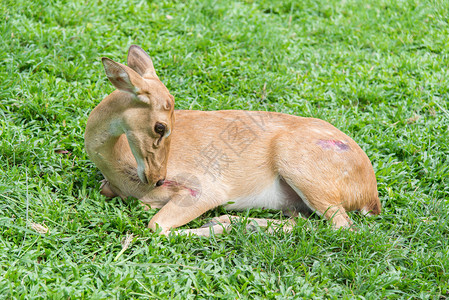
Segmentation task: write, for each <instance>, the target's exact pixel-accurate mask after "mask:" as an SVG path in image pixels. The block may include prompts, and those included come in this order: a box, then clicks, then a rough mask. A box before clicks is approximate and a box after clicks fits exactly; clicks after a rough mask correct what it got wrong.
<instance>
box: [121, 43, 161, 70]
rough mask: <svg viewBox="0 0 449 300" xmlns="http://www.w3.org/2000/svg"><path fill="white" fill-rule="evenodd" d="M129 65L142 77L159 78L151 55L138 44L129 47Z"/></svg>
mask: <svg viewBox="0 0 449 300" xmlns="http://www.w3.org/2000/svg"><path fill="white" fill-rule="evenodd" d="M128 66H129V67H130V68H132V69H133V70H134V71H136V72H137V73H139V75H140V76H142V77H147V78H158V77H157V74H156V70H154V66H153V61H152V60H151V58H150V56H149V55H148V54H147V53H146V52H145V51H144V50H143V49H142V48H140V47H139V46H137V45H131V47H129V50H128Z"/></svg>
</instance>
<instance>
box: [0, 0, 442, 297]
mask: <svg viewBox="0 0 449 300" xmlns="http://www.w3.org/2000/svg"><path fill="white" fill-rule="evenodd" d="M0 16H1V24H0V34H1V39H0V116H1V118H0V134H1V139H0V297H1V298H3V297H4V298H9V299H11V298H21V299H31V298H46V297H48V298H55V299H61V298H66V299H67V298H70V299H79V298H81V299H83V298H84V299H111V298H120V299H128V298H178V299H191V298H215V297H216V298H225V299H235V298H277V299H288V298H307V299H308V298H316V299H320V298H334V299H341V298H348V299H349V298H366V299H381V298H425V299H427V298H430V299H445V298H447V297H449V241H448V238H449V224H448V222H449V180H448V175H449V147H448V140H449V100H448V99H449V69H448V62H449V2H448V1H445V0H435V1H419V0H400V1H393V0H367V1H356V0H346V1H343V0H328V1H324V0H304V1H294V0H285V1H276V0H271V1H269V0H265V1H252V0H246V1H240V2H234V1H225V0H216V1H212V0H210V1H168V0H167V1H166V0H161V1H128V0H123V1H75V0H67V1H58V0H55V1H48V0H45V1H44V0H35V1H25V0H16V1H9V0H4V1H2V2H1V3H0ZM131 44H137V45H140V46H142V48H144V49H145V50H146V51H147V52H148V53H149V54H150V55H151V56H152V57H153V61H154V64H155V67H156V70H157V71H158V74H159V77H160V78H161V80H162V81H163V82H164V83H165V84H166V86H167V87H168V89H169V90H170V91H171V93H172V94H173V95H174V96H175V98H176V106H177V108H178V109H200V110H217V109H245V110H269V111H278V112H284V113H290V114H294V115H299V116H309V117H318V118H321V119H324V120H326V121H328V122H330V123H332V124H334V125H335V126H337V127H338V128H339V129H341V130H342V131H343V132H345V133H347V134H348V135H349V136H351V137H352V138H353V139H354V140H355V141H356V142H357V143H359V145H360V146H361V147H362V148H363V149H364V150H365V152H366V153H367V154H368V156H369V157H370V159H371V161H372V163H373V166H374V169H375V172H376V176H377V180H378V188H379V193H380V198H381V202H382V206H383V211H382V214H381V215H380V216H378V217H374V218H364V217H361V216H360V215H358V214H356V213H352V214H350V216H351V218H352V219H353V220H354V221H355V223H356V224H357V227H358V231H357V232H349V231H346V230H339V231H335V230H332V229H331V226H330V224H329V223H328V222H326V221H324V220H322V219H321V218H318V217H312V218H311V219H309V220H302V219H299V220H298V225H297V226H296V227H295V229H294V231H293V232H291V233H288V234H285V233H275V234H266V233H264V232H252V233H248V232H243V230H241V228H243V227H238V226H237V228H236V229H235V230H233V231H232V232H231V233H229V234H227V235H224V236H216V237H212V238H209V239H206V238H199V237H194V236H171V237H169V238H166V237H161V236H158V235H156V234H155V233H153V232H151V231H149V230H148V229H147V228H146V226H147V224H148V221H149V220H150V219H151V217H152V216H153V215H154V214H155V213H156V212H157V210H149V211H144V210H143V208H142V207H141V206H140V205H139V203H138V201H137V200H135V199H134V200H133V199H131V200H129V201H122V200H120V199H118V198H115V199H112V200H107V199H105V198H104V197H103V196H101V195H100V194H99V186H100V184H99V180H101V179H102V176H101V174H100V172H99V171H98V169H96V168H95V166H94V165H93V164H92V163H91V162H90V161H89V159H88V158H87V155H86V152H85V151H84V139H83V134H84V128H85V125H86V120H87V117H88V114H89V112H90V111H91V110H92V109H93V108H94V107H95V106H96V105H97V104H98V103H99V102H100V100H101V99H103V97H105V96H106V95H107V94H109V93H110V92H112V91H113V89H114V88H113V86H112V85H111V84H110V83H109V81H108V80H107V78H106V76H105V74H104V70H103V66H102V64H101V61H100V58H101V57H102V56H106V57H109V58H112V59H114V60H116V61H119V62H125V61H126V52H127V49H128V47H129V46H130V45H131ZM223 212H224V211H223V209H222V208H217V209H216V210H213V211H210V212H208V213H206V214H205V215H203V216H202V217H201V218H199V219H198V220H195V221H193V222H191V223H190V224H188V225H187V226H186V228H188V227H192V228H194V227H198V226H201V225H202V224H204V223H207V222H208V221H209V220H210V219H211V218H212V217H214V216H218V215H220V214H222V213H223ZM239 215H241V216H250V217H271V218H277V219H279V218H282V216H281V215H280V214H279V212H276V211H267V210H261V209H260V210H251V211H248V212H242V213H239ZM240 225H241V226H243V225H242V224H240ZM239 228H240V229H239ZM44 232H46V233H44ZM131 234H132V235H133V236H132V241H131V244H130V245H129V248H128V249H126V250H124V251H122V242H123V240H124V238H125V237H126V236H127V235H128V236H129V235H131Z"/></svg>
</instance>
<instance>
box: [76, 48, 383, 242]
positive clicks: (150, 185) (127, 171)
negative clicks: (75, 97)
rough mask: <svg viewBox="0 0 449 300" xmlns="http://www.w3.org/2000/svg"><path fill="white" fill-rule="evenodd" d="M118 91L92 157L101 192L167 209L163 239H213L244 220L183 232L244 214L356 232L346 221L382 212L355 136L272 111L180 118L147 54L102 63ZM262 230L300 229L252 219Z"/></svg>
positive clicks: (100, 108)
mask: <svg viewBox="0 0 449 300" xmlns="http://www.w3.org/2000/svg"><path fill="white" fill-rule="evenodd" d="M102 63H103V66H104V70H105V73H106V76H107V78H108V79H109V81H110V82H111V83H112V84H113V85H114V86H115V88H116V90H115V91H113V92H112V93H111V94H109V95H108V96H106V97H105V98H104V99H103V100H102V101H101V102H100V103H99V104H98V105H97V106H96V107H95V108H94V109H93V110H92V112H91V113H90V115H89V117H88V120H87V124H86V130H85V149H86V152H87V154H88V157H89V158H90V160H91V161H92V162H93V163H94V164H95V165H96V167H97V168H98V169H99V170H100V171H101V173H102V174H103V176H104V179H103V180H102V181H101V183H102V184H101V187H100V193H101V194H102V195H104V196H106V197H121V198H123V199H126V198H128V197H134V198H137V199H139V200H140V201H141V203H142V204H143V205H146V206H147V207H149V208H151V209H160V210H159V211H158V212H157V213H156V214H155V215H154V216H153V217H152V218H151V220H150V222H149V224H148V227H149V228H150V229H151V230H153V231H155V232H158V233H159V234H164V235H169V234H170V233H171V232H174V233H175V234H179V233H186V234H194V235H199V236H209V235H210V234H211V233H215V234H220V233H223V232H226V231H227V230H228V229H229V228H230V227H231V226H232V223H234V222H235V221H236V220H237V218H238V217H235V216H231V215H227V214H226V215H222V216H220V217H216V218H214V219H212V221H211V222H210V223H208V224H206V225H205V226H203V227H200V228H192V229H184V230H175V228H177V227H180V226H183V225H185V224H187V223H189V222H190V221H192V220H194V219H196V218H198V217H200V216H201V215H202V214H203V213H205V212H207V211H209V210H212V209H214V208H216V207H218V206H223V207H224V208H225V209H226V210H234V211H239V210H240V211H241V210H247V209H251V208H266V209H273V210H279V211H281V212H282V213H283V214H284V215H286V216H288V217H292V218H293V217H297V216H300V215H301V216H303V217H308V216H310V215H311V214H312V213H315V214H317V215H318V216H322V217H324V218H325V219H327V220H329V221H330V222H331V224H332V227H333V228H335V229H338V228H349V229H350V230H351V228H353V222H352V220H351V219H350V218H349V216H348V214H347V212H349V211H359V212H360V213H363V214H364V215H377V214H379V213H380V212H381V203H380V200H379V196H378V190H377V181H376V176H375V172H374V169H373V166H372V164H371V162H370V159H369V158H368V156H367V155H366V153H365V152H364V151H363V150H362V149H361V148H360V146H359V145H358V144H357V143H356V142H355V141H354V140H353V139H352V138H350V137H349V136H348V135H346V134H344V133H343V132H341V131H340V130H339V129H337V128H336V127H334V126H333V125H331V124H330V123H328V122H326V121H324V120H321V119H316V118H310V117H300V116H294V115H290V114H284V113H278V112H268V111H244V110H222V111H220V110H217V111H195V110H175V101H174V97H173V96H172V95H171V94H170V92H169V91H168V89H167V87H166V86H165V85H164V84H163V83H162V82H161V81H160V79H159V77H158V76H157V74H156V71H155V68H154V65H153V61H152V60H151V58H150V56H149V55H148V54H147V53H146V52H145V51H144V50H143V49H142V48H140V47H139V46H137V45H132V46H131V47H130V48H129V50H128V57H127V65H124V64H121V63H118V62H115V61H113V60H111V59H109V58H105V57H103V58H102ZM250 219H251V220H252V221H254V222H255V223H256V225H259V226H261V227H267V226H269V225H270V224H280V225H282V224H284V227H282V228H283V230H284V231H291V230H292V228H293V226H294V225H295V222H294V221H293V219H290V220H289V221H288V222H287V223H286V224H285V223H282V224H281V222H282V221H281V220H272V219H262V218H250Z"/></svg>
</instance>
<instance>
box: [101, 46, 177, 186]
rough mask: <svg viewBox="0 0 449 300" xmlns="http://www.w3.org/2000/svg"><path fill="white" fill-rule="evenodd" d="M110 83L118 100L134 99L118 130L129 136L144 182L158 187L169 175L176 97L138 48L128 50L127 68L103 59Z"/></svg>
mask: <svg viewBox="0 0 449 300" xmlns="http://www.w3.org/2000/svg"><path fill="white" fill-rule="evenodd" d="M102 61H103V65H104V69H105V71H106V75H107V76H108V78H109V80H110V81H111V83H112V84H113V85H114V86H115V87H116V88H117V89H119V90H120V91H122V92H125V94H124V93H118V94H117V95H118V97H123V98H127V99H132V100H131V101H123V103H126V105H125V106H124V108H123V113H122V115H121V116H120V120H118V121H117V126H118V127H120V128H118V131H120V132H123V133H125V134H126V137H127V139H128V143H129V146H130V148H131V151H132V154H133V156H134V158H135V159H136V162H137V174H138V176H139V178H140V180H141V181H142V182H143V183H146V184H149V185H152V186H159V185H161V184H163V182H164V180H165V176H166V173H167V159H168V154H169V150H170V133H171V131H172V130H173V125H174V114H173V111H174V105H175V102H174V98H173V96H172V95H170V93H169V91H168V89H167V88H166V87H165V85H164V84H163V83H162V82H161V81H160V80H159V78H158V77H157V75H156V71H155V70H154V66H153V62H152V61H151V58H150V57H149V56H148V54H146V53H145V51H144V50H142V49H141V48H140V47H138V46H135V45H133V46H131V47H130V48H129V51H128V66H125V65H122V64H120V63H117V62H114V61H112V60H110V59H108V58H103V59H102Z"/></svg>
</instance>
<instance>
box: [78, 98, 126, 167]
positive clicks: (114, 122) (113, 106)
mask: <svg viewBox="0 0 449 300" xmlns="http://www.w3.org/2000/svg"><path fill="white" fill-rule="evenodd" d="M131 101H132V99H131V97H130V96H128V95H127V94H126V93H123V92H119V91H115V92H114V93H112V94H110V95H109V96H108V97H106V98H105V99H104V100H103V101H101V103H100V104H99V105H98V106H97V107H95V108H94V110H93V111H92V112H91V114H90V116H89V119H88V120H87V124H86V132H85V146H86V151H87V153H88V155H89V157H90V158H91V160H92V161H93V162H94V163H95V164H96V165H97V166H99V168H100V170H101V167H100V166H101V165H103V164H109V165H110V164H111V163H114V162H116V161H117V158H118V157H117V156H119V155H120V154H121V153H122V152H123V151H129V150H127V149H129V145H128V143H127V141H126V139H125V138H124V137H123V134H124V133H125V129H124V123H123V112H124V111H125V110H126V109H127V107H129V104H130V102H131Z"/></svg>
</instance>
